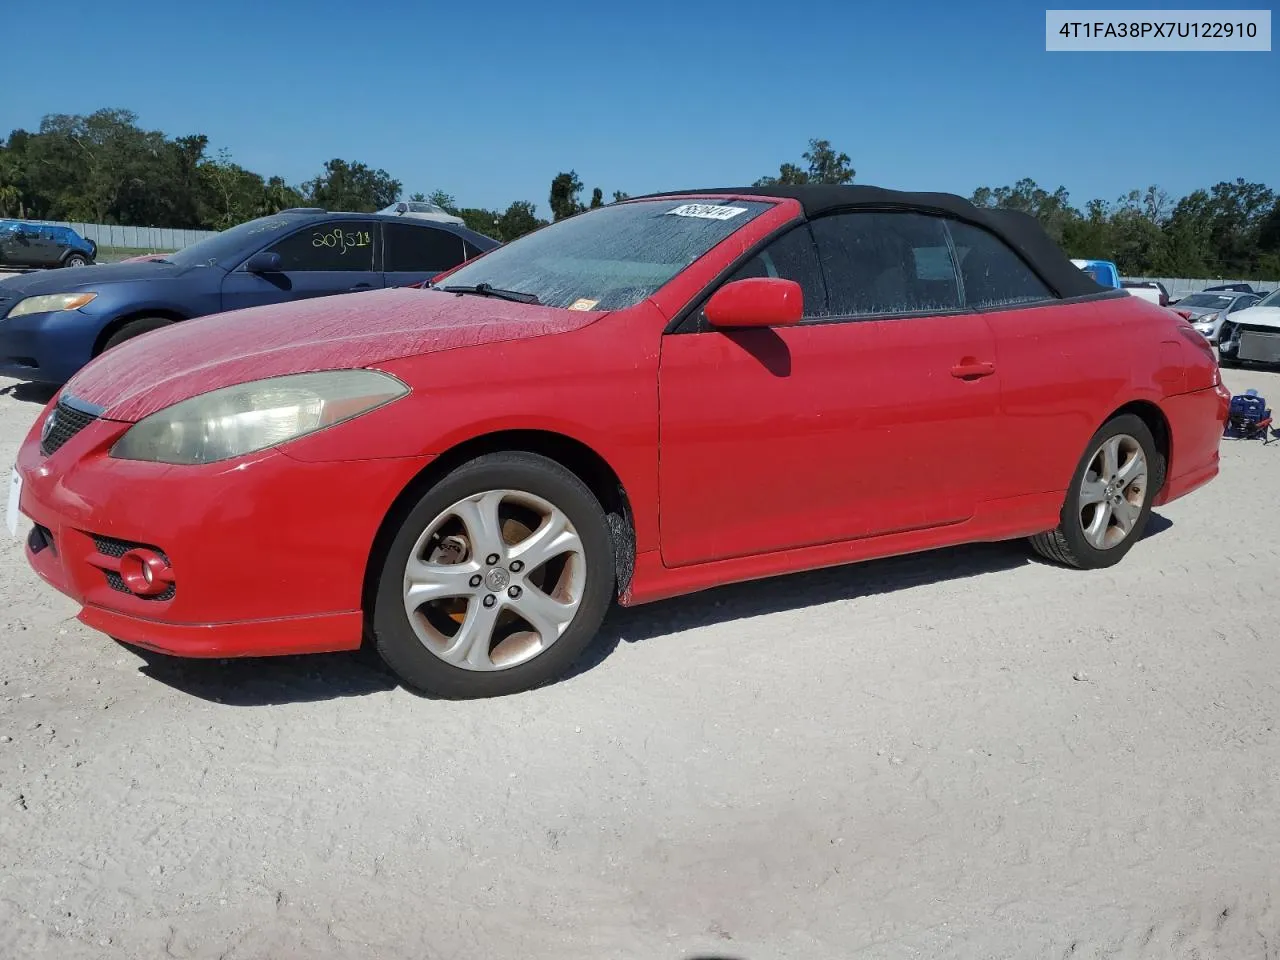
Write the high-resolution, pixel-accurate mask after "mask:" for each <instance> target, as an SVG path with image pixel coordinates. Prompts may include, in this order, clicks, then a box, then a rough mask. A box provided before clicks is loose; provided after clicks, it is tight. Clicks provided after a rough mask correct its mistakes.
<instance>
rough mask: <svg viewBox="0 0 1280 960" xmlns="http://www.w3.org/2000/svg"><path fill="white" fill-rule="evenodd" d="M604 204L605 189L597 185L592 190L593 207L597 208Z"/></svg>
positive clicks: (593, 208)
mask: <svg viewBox="0 0 1280 960" xmlns="http://www.w3.org/2000/svg"><path fill="white" fill-rule="evenodd" d="M603 206H604V191H603V190H601V189H600V188H599V187H596V188H595V189H594V190H592V191H591V209H592V210H596V209H598V208H600V207H603Z"/></svg>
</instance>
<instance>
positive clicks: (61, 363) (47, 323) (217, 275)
mask: <svg viewBox="0 0 1280 960" xmlns="http://www.w3.org/2000/svg"><path fill="white" fill-rule="evenodd" d="M496 246H498V241H496V240H493V239H491V238H490V237H486V236H483V235H482V234H478V233H475V232H474V231H471V230H468V229H467V228H466V227H463V226H458V225H456V224H452V223H434V222H431V221H426V220H417V219H409V218H405V217H390V216H381V215H378V214H355V213H326V212H325V211H323V210H317V209H311V208H306V209H299V210H286V211H283V212H281V213H279V214H276V215H274V216H270V217H262V218H259V219H257V220H250V221H249V222H248V223H242V224H240V225H239V226H235V227H232V228H231V229H230V230H224V231H223V232H222V233H218V234H215V235H214V236H212V237H208V238H207V239H204V240H201V241H200V242H199V243H195V244H192V245H191V246H189V247H186V248H184V249H183V250H180V251H178V252H177V253H175V254H171V255H169V256H168V257H167V258H165V259H163V260H155V261H150V262H141V263H119V264H110V265H104V266H96V267H91V268H89V269H86V270H59V271H56V272H48V273H37V274H28V275H26V276H20V277H10V278H9V279H7V280H0V375H3V376H8V377H15V378H17V379H20V380H28V381H34V382H39V383H50V384H61V383H65V382H66V381H67V380H69V379H70V378H71V376H72V375H73V374H74V373H75V372H76V371H77V370H79V369H80V368H81V367H82V366H84V365H85V364H86V363H88V362H89V361H90V360H91V359H93V358H94V357H95V356H97V355H98V354H99V353H101V352H102V351H103V350H107V349H109V348H111V347H114V346H115V345H116V344H118V343H121V342H123V341H125V340H128V339H130V338H131V337H136V336H138V335H139V334H143V333H146V332H148V331H150V330H156V329H159V328H160V327H164V326H167V325H169V324H171V323H177V322H179V321H183V320H190V319H192V318H194V317H202V316H206V315H208V314H211V313H219V312H222V311H226V310H237V309H240V308H242V307H254V306H259V305H261V304H267V303H282V302H284V301H288V300H302V299H305V298H308V297H323V296H329V295H331V294H338V293H347V292H351V291H360V290H373V289H377V288H380V287H393V286H408V285H410V284H414V283H420V282H422V281H424V280H429V279H431V278H432V277H433V276H435V275H437V274H439V273H442V272H444V271H445V270H449V269H451V268H452V267H455V266H457V265H458V264H459V263H462V262H463V261H464V260H469V259H471V258H472V257H475V256H478V255H479V254H481V253H484V252H485V251H487V250H490V249H492V248H494V247H496Z"/></svg>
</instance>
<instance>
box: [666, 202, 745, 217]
mask: <svg viewBox="0 0 1280 960" xmlns="http://www.w3.org/2000/svg"><path fill="white" fill-rule="evenodd" d="M746 212H747V208H746V207H719V206H716V205H715V204H714V203H682V204H680V206H678V207H676V208H675V209H674V210H668V211H667V213H668V214H674V215H675V216H677V217H697V218H698V219H699V220H732V219H733V218H734V217H736V216H737V215H738V214H740V213H746Z"/></svg>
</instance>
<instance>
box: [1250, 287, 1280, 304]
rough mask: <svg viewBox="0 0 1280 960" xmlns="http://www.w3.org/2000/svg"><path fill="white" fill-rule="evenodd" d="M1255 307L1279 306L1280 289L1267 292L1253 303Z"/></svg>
mask: <svg viewBox="0 0 1280 960" xmlns="http://www.w3.org/2000/svg"><path fill="white" fill-rule="evenodd" d="M1254 306H1255V307H1280V290H1274V291H1272V292H1271V293H1269V294H1267V295H1266V296H1265V297H1263V298H1262V299H1261V300H1260V301H1258V302H1257V303H1255V304H1254Z"/></svg>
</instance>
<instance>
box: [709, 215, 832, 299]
mask: <svg viewBox="0 0 1280 960" xmlns="http://www.w3.org/2000/svg"><path fill="white" fill-rule="evenodd" d="M753 277H777V278H780V279H782V280H794V281H795V282H796V283H798V284H800V289H801V290H802V291H803V293H804V317H805V319H806V320H809V319H817V318H820V317H823V316H825V315H826V312H827V291H826V288H825V287H824V286H823V283H822V268H821V267H819V266H818V251H817V248H816V247H815V246H814V244H813V236H812V234H810V233H809V228H808V227H806V226H799V227H796V228H795V229H793V230H791V231H790V232H788V233H785V234H783V235H782V236H780V237H778V239H776V240H774V241H773V242H772V243H770V244H769V245H768V246H767V247H765V248H764V249H763V250H761V251H760V252H759V253H757V254H756V255H755V256H753V257H752V258H751V259H750V260H748V261H747V262H746V263H744V264H743V265H742V266H740V267H738V269H737V270H735V271H734V272H733V273H732V275H730V277H729V279H728V280H726V281H725V282H726V283H732V282H733V281H734V280H749V279H751V278H753Z"/></svg>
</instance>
